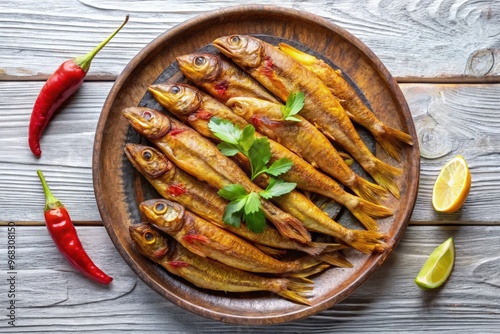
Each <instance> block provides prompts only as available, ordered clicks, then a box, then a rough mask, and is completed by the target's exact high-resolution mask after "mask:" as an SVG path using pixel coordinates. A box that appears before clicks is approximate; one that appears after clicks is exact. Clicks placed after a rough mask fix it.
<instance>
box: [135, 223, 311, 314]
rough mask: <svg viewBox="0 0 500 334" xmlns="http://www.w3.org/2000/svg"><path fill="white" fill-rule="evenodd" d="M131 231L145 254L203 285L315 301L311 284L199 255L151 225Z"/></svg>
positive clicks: (140, 226) (304, 302) (196, 283)
mask: <svg viewBox="0 0 500 334" xmlns="http://www.w3.org/2000/svg"><path fill="white" fill-rule="evenodd" d="M129 233H130V237H131V239H132V240H133V242H134V244H135V246H136V248H137V249H138V251H139V252H140V253H141V254H142V255H144V256H146V257H147V258H149V259H151V260H152V261H154V262H156V263H158V264H160V265H161V266H162V267H164V268H165V269H166V270H168V272H170V273H172V274H174V275H177V276H180V277H182V278H184V279H185V280H187V281H189V282H191V283H193V284H194V285H195V286H197V287H199V288H203V289H209V290H219V291H226V292H252V291H270V292H273V293H276V294H278V295H280V296H282V297H284V298H287V299H289V300H292V301H294V302H297V303H302V304H305V305H310V304H311V303H310V302H309V300H307V299H306V298H305V297H304V296H305V295H306V294H309V293H311V291H312V288H313V286H312V284H310V283H304V282H296V281H295V280H293V279H288V278H264V277H260V276H258V275H255V274H251V273H248V272H245V271H242V270H239V269H235V268H232V267H229V266H226V265H224V264H222V263H219V262H217V261H214V260H211V259H208V258H205V257H201V256H198V255H196V254H193V253H191V252H189V251H188V250H187V249H185V248H184V247H182V246H181V245H179V244H178V243H176V242H175V241H172V242H169V241H168V240H167V238H165V237H164V236H163V235H162V234H161V233H160V232H159V231H158V230H156V229H154V228H153V227H151V226H150V225H149V224H144V223H142V224H137V225H133V226H130V227H129Z"/></svg>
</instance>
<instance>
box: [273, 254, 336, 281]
mask: <svg viewBox="0 0 500 334" xmlns="http://www.w3.org/2000/svg"><path fill="white" fill-rule="evenodd" d="M315 260H316V259H315ZM316 261H318V262H321V263H320V264H318V265H316V266H314V267H311V268H307V269H304V270H300V271H296V272H293V273H285V274H283V275H282V276H283V277H287V278H290V277H293V278H295V279H299V280H301V281H302V282H305V283H306V282H311V283H313V281H312V280H310V279H309V278H308V277H310V276H312V275H316V274H319V273H320V272H323V271H324V270H326V269H328V268H330V267H331V265H330V264H329V263H326V262H322V261H321V260H316Z"/></svg>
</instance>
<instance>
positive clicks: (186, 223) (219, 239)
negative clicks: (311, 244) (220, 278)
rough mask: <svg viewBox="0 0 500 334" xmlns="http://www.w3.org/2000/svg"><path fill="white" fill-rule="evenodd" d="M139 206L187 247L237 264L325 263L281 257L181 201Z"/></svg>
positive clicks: (266, 268)
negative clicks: (281, 259)
mask: <svg viewBox="0 0 500 334" xmlns="http://www.w3.org/2000/svg"><path fill="white" fill-rule="evenodd" d="M139 208H140V210H141V212H142V213H143V214H145V215H146V217H147V218H148V220H149V222H150V223H151V224H152V225H153V226H155V227H156V228H157V229H159V230H160V231H162V232H165V233H167V234H169V235H170V236H172V237H173V238H174V239H175V240H177V242H179V243H180V244H181V245H183V246H184V247H185V248H186V249H188V250H190V251H191V252H193V253H195V254H197V255H199V256H201V257H209V258H212V259H214V260H217V261H219V262H221V263H224V264H226V265H228V266H231V267H233V268H237V269H241V270H245V271H250V272H255V273H271V274H282V273H287V272H297V271H301V270H304V269H307V268H311V267H314V266H316V265H318V264H320V263H321V261H320V260H317V259H315V258H312V257H303V258H300V259H298V260H296V261H293V262H283V261H279V260H277V259H275V258H273V257H271V256H269V255H267V254H265V253H263V252H261V251H260V250H259V249H257V248H256V247H254V246H253V245H251V244H250V243H248V242H247V241H245V240H243V239H241V238H239V237H237V236H236V235H234V234H232V233H231V232H228V231H226V230H224V229H222V228H220V227H218V226H215V225H214V224H211V223H209V222H208V221H206V220H204V219H203V218H200V217H198V216H197V215H195V214H193V213H191V212H189V211H186V210H184V207H183V206H181V205H180V204H177V203H173V202H170V201H168V200H165V199H152V200H147V201H144V202H142V203H141V204H140V205H139Z"/></svg>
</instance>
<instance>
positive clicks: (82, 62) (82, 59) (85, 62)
mask: <svg viewBox="0 0 500 334" xmlns="http://www.w3.org/2000/svg"><path fill="white" fill-rule="evenodd" d="M128 18H129V15H128V14H127V16H125V21H123V23H122V25H121V26H119V27H118V29H116V30H115V32H113V33H112V34H111V35H109V37H108V38H106V39H105V40H104V41H102V42H101V43H99V45H97V46H96V47H95V48H94V49H93V50H92V51H90V52H89V53H87V54H86V55H82V56H78V57H76V58H74V59H73V61H74V62H75V64H77V65H78V66H80V68H81V69H82V70H83V71H84V72H87V71H88V70H89V68H90V64H91V63H92V60H93V59H94V57H95V55H96V54H97V53H98V52H99V51H101V50H102V48H103V47H104V46H106V44H108V42H109V41H110V40H111V39H112V38H113V37H114V36H115V35H116V34H117V33H118V32H119V31H120V30H121V29H122V28H123V26H124V25H125V24H126V23H127V22H128Z"/></svg>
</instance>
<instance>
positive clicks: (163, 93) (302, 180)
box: [149, 83, 392, 230]
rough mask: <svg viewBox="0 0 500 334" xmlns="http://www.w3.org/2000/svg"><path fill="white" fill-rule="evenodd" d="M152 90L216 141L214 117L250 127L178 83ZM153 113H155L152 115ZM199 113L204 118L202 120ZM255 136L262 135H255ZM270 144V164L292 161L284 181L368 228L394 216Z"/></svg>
mask: <svg viewBox="0 0 500 334" xmlns="http://www.w3.org/2000/svg"><path fill="white" fill-rule="evenodd" d="M149 91H150V92H151V93H152V94H153V96H154V97H155V98H156V99H157V101H158V102H160V104H162V105H163V106H164V107H165V108H167V109H168V110H170V111H171V112H172V113H174V114H175V115H176V116H178V117H179V118H181V119H182V120H183V121H185V122H188V123H189V124H190V125H191V126H192V127H193V128H194V129H195V130H196V131H198V133H201V134H202V135H204V136H206V137H208V138H212V139H217V138H216V137H215V135H214V134H213V133H212V131H211V130H210V128H209V126H208V122H209V120H210V118H211V117H212V116H217V117H218V118H220V119H224V120H228V121H230V122H231V123H233V124H235V125H236V126H238V127H240V128H243V127H245V126H246V125H248V123H247V122H246V121H245V120H244V119H243V118H241V117H239V116H237V115H236V114H234V113H233V111H232V110H231V109H230V108H228V107H226V106H225V105H224V104H222V103H221V102H219V101H217V100H215V99H214V98H212V97H211V96H209V95H207V94H205V93H203V92H201V91H199V90H198V89H196V88H194V87H192V86H189V85H185V84H176V83H170V84H161V85H153V86H151V87H150V88H149ZM152 112H154V111H151V112H150V113H152ZM156 113H157V114H158V116H156V118H161V117H164V116H162V115H161V114H160V113H158V112H156ZM200 114H203V115H204V116H203V117H199V116H198V115H200ZM149 122H155V117H152V118H150V120H149ZM156 122H160V120H156ZM255 136H256V137H259V136H261V135H260V134H258V133H255ZM269 144H270V148H271V153H272V158H271V162H273V161H276V160H278V159H280V158H287V159H290V160H291V161H292V162H293V166H292V168H290V170H289V171H288V172H286V173H284V174H282V175H281V176H280V177H281V178H282V179H284V180H285V181H288V182H295V183H296V184H297V187H298V188H300V189H303V190H307V191H311V192H315V193H320V194H321V195H324V196H326V197H329V198H332V199H333V200H335V201H337V202H338V203H340V204H342V205H344V206H345V207H346V208H347V209H348V210H349V211H350V212H352V213H353V214H354V216H356V218H358V219H359V221H360V222H361V223H362V224H363V225H364V226H365V227H366V228H367V229H370V230H377V229H378V226H377V223H376V221H375V219H374V217H375V218H378V217H386V216H389V215H391V214H392V213H391V211H390V210H389V209H387V208H385V207H383V206H381V205H376V204H373V203H371V202H368V201H366V200H364V199H362V198H359V197H357V196H355V195H352V194H350V193H348V192H346V191H345V190H344V189H342V188H341V187H340V186H339V185H338V184H337V183H336V182H335V181H333V180H332V179H331V178H329V177H327V176H326V175H324V174H322V173H321V172H319V171H318V170H316V169H315V168H314V167H312V166H311V165H310V164H309V163H307V162H306V161H305V160H303V159H302V158H300V157H299V156H297V155H296V154H294V153H293V152H291V151H290V150H288V149H286V148H285V147H284V146H282V145H281V144H278V143H277V142H275V141H273V140H269Z"/></svg>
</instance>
